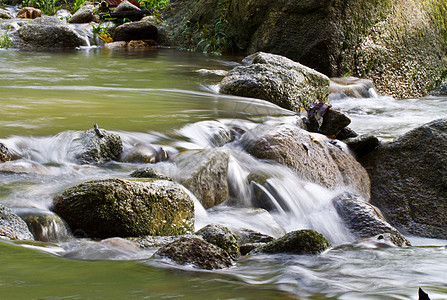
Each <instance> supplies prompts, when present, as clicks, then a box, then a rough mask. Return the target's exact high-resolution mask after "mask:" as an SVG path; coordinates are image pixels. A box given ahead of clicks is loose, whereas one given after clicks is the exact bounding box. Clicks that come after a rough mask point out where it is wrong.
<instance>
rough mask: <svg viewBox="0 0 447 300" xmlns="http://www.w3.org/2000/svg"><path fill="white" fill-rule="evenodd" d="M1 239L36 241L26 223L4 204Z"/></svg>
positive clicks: (1, 219) (0, 211) (0, 222)
mask: <svg viewBox="0 0 447 300" xmlns="http://www.w3.org/2000/svg"><path fill="white" fill-rule="evenodd" d="M0 239H5V240H34V237H33V234H32V233H31V231H29V229H28V226H27V225H26V223H25V221H23V220H22V219H21V218H20V217H19V216H18V215H16V214H15V213H14V212H13V211H12V210H11V209H10V208H8V207H6V206H4V205H2V204H0Z"/></svg>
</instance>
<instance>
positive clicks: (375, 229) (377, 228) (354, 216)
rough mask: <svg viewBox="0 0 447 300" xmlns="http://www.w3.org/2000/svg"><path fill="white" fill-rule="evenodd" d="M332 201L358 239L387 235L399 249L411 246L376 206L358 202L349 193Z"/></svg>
mask: <svg viewBox="0 0 447 300" xmlns="http://www.w3.org/2000/svg"><path fill="white" fill-rule="evenodd" d="M332 201H333V203H334V206H335V208H336V210H337V213H338V214H339V215H340V217H341V218H342V219H343V221H344V222H345V224H346V225H347V227H348V228H349V229H350V231H351V233H352V234H353V235H354V236H355V237H356V238H358V239H363V238H370V237H373V236H377V235H379V234H385V233H387V234H388V235H389V240H390V241H392V243H393V244H394V245H396V246H398V247H402V246H411V243H410V241H408V240H407V239H406V238H405V237H404V236H403V235H402V234H401V233H400V232H399V231H398V230H397V229H396V228H394V227H393V226H391V225H390V224H389V223H388V222H387V221H386V220H385V218H384V217H383V216H382V214H381V213H380V211H379V209H378V208H376V207H375V206H373V205H371V204H369V203H367V202H364V201H360V200H357V199H355V197H353V196H352V195H349V194H348V193H347V194H342V195H340V196H338V197H336V198H334V199H333V200H332Z"/></svg>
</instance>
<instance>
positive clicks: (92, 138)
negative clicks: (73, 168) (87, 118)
mask: <svg viewBox="0 0 447 300" xmlns="http://www.w3.org/2000/svg"><path fill="white" fill-rule="evenodd" d="M100 132H101V135H98V133H97V132H96V131H95V129H90V130H87V131H85V132H83V133H82V134H81V136H80V137H79V138H77V139H75V140H74V141H73V143H72V144H71V146H70V153H71V154H72V155H73V157H74V158H75V159H76V160H77V161H78V162H79V163H81V164H90V163H101V162H106V161H110V160H118V158H119V156H120V154H121V153H122V152H123V143H122V141H121V137H120V136H119V135H118V134H115V133H110V132H108V131H106V130H103V129H100Z"/></svg>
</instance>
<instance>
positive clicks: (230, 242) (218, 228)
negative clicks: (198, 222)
mask: <svg viewBox="0 0 447 300" xmlns="http://www.w3.org/2000/svg"><path fill="white" fill-rule="evenodd" d="M196 235H199V236H201V237H202V238H203V239H204V240H205V241H207V242H209V243H211V244H213V245H216V246H217V247H219V248H222V249H223V250H225V251H227V252H228V254H229V255H230V256H231V258H233V259H236V258H237V257H239V255H240V252H239V244H238V241H237V237H236V235H234V234H233V233H232V232H231V231H230V230H229V229H228V228H227V227H225V226H223V225H219V224H210V225H207V226H205V227H203V228H202V229H200V230H199V231H197V232H196Z"/></svg>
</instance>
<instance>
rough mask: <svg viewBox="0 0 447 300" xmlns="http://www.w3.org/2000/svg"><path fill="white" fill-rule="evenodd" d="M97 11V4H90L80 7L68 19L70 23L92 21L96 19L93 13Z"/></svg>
mask: <svg viewBox="0 0 447 300" xmlns="http://www.w3.org/2000/svg"><path fill="white" fill-rule="evenodd" d="M94 12H95V6H93V5H91V4H88V5H85V6H83V7H81V8H80V9H78V10H77V11H76V12H75V13H74V15H73V16H72V17H71V18H70V19H69V20H68V23H90V22H92V21H95V20H96V18H95V16H94V15H93V14H94Z"/></svg>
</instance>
